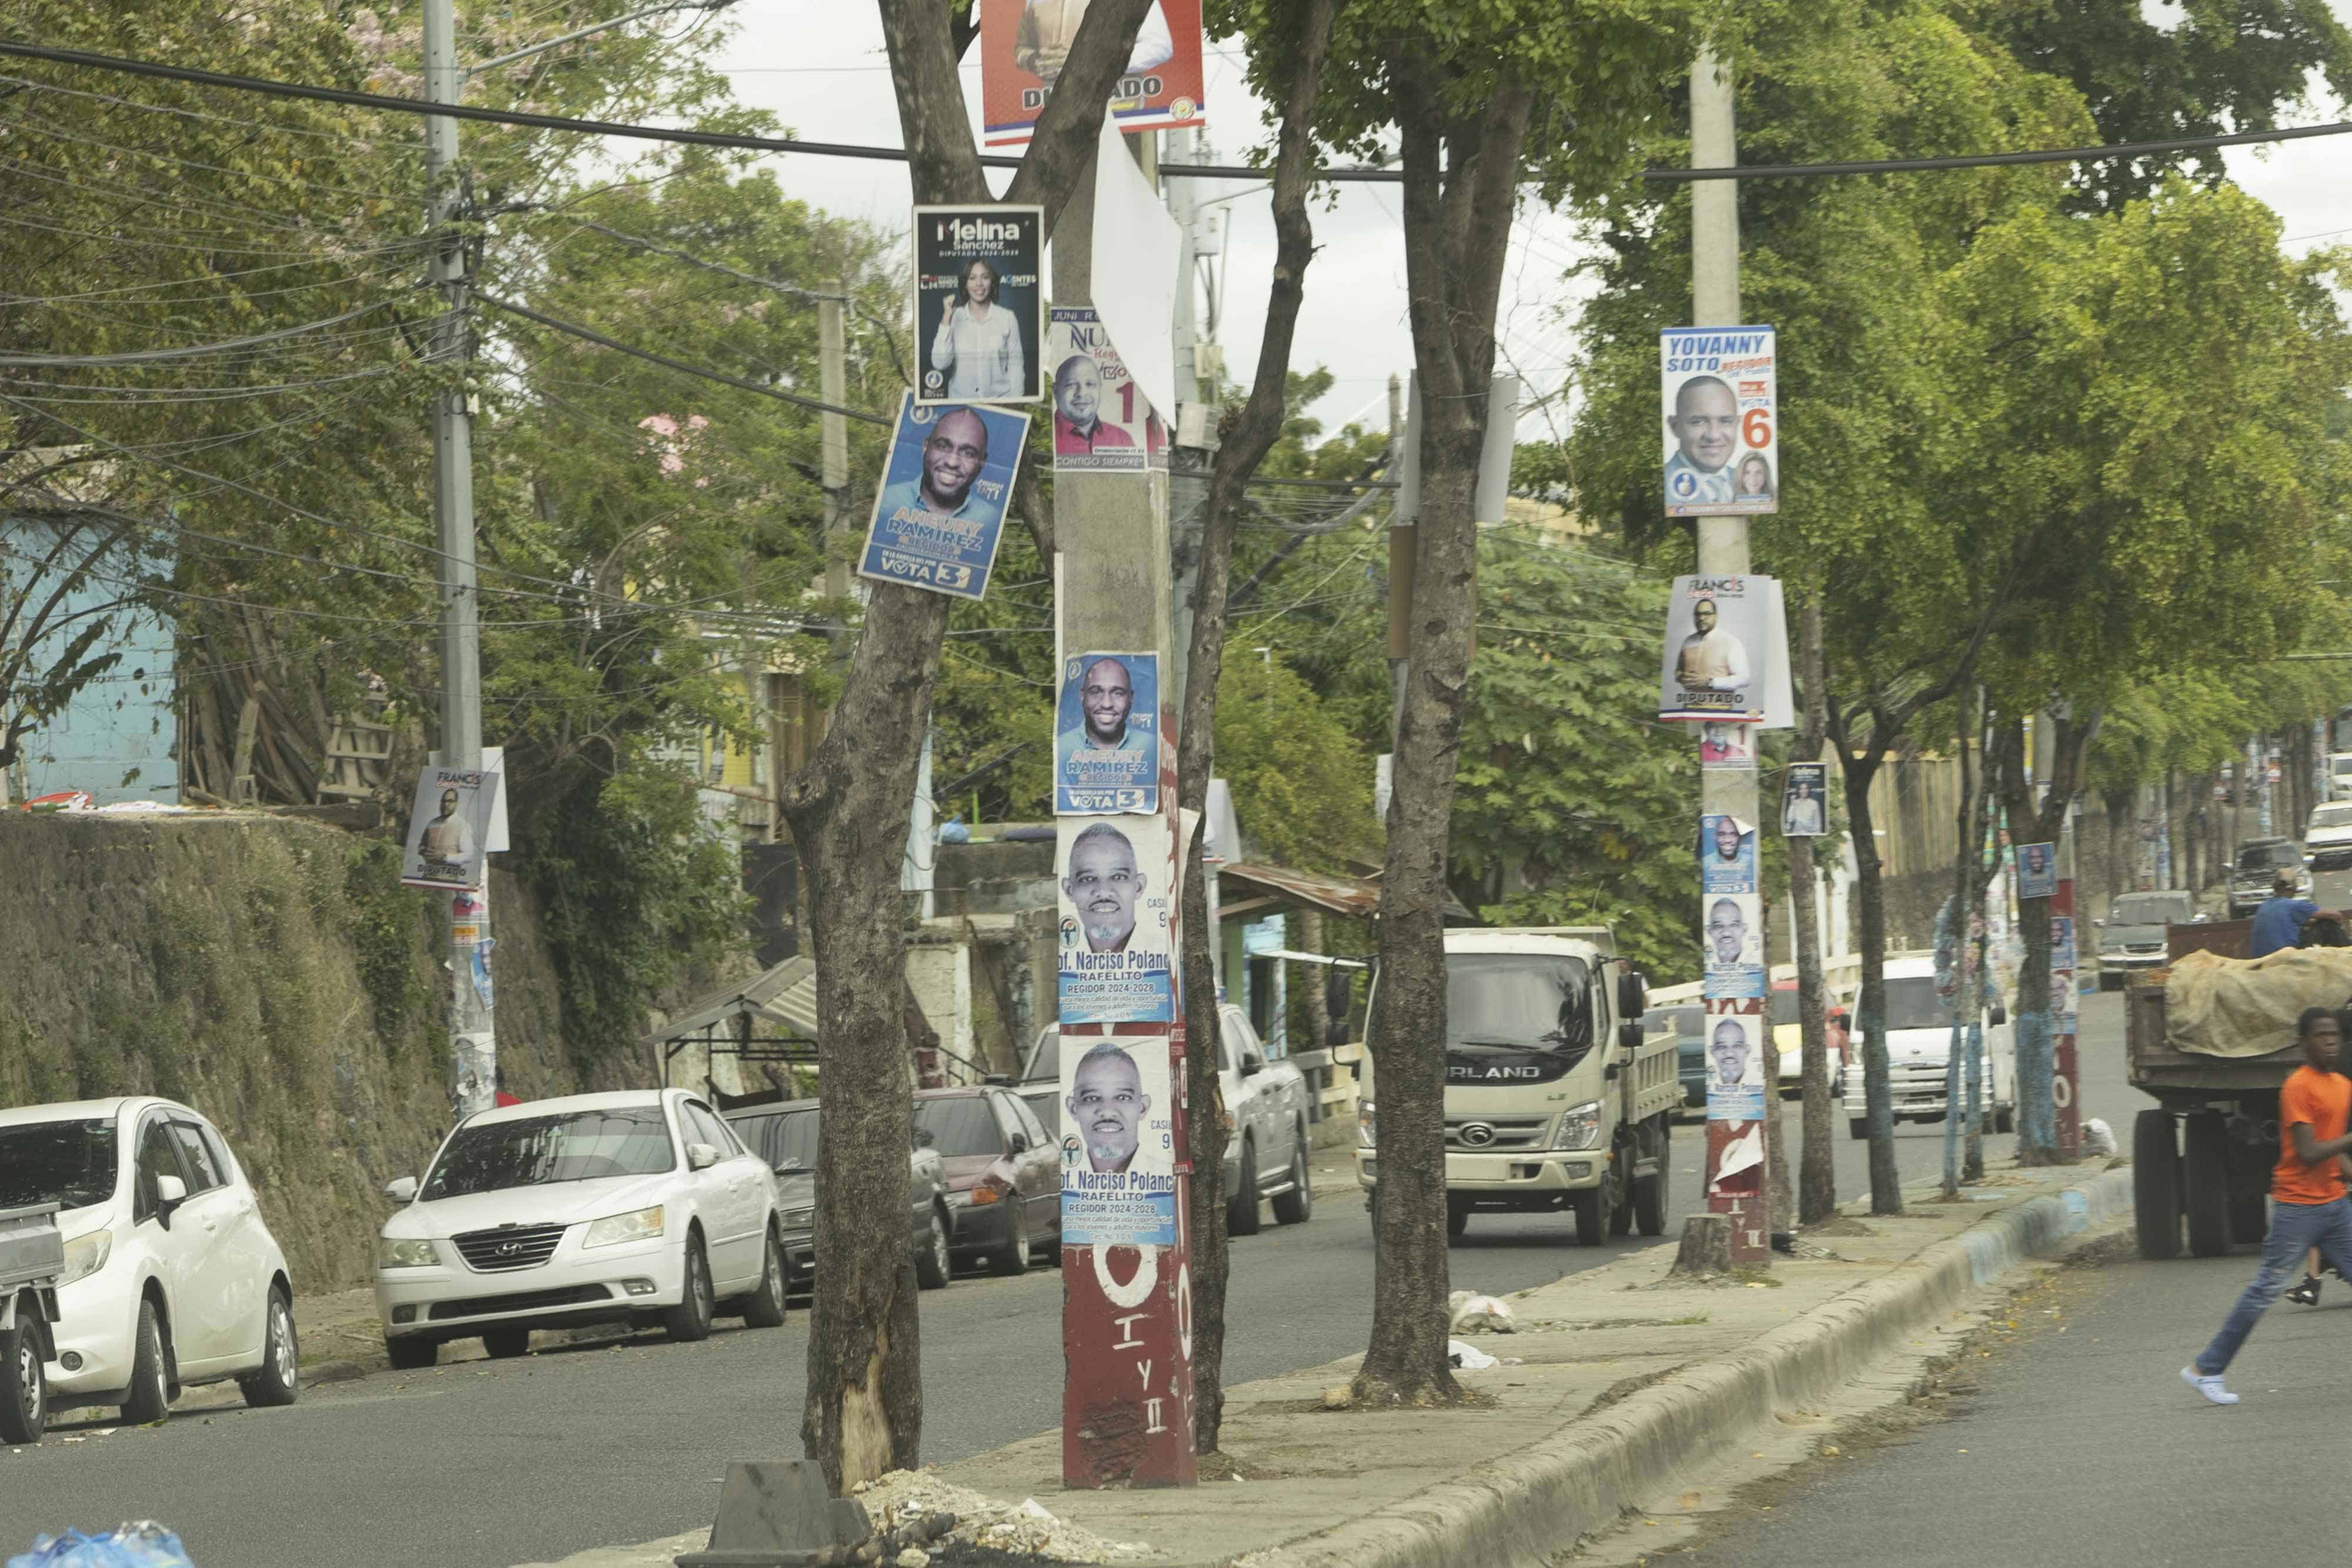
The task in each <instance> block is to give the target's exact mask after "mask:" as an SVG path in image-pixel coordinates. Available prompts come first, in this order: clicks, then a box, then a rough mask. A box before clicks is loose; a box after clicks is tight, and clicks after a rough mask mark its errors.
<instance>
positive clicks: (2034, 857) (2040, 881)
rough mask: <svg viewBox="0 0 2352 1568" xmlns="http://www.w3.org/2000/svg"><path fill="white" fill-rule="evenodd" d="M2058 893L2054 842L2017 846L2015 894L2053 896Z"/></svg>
mask: <svg viewBox="0 0 2352 1568" xmlns="http://www.w3.org/2000/svg"><path fill="white" fill-rule="evenodd" d="M2057 895H2058V852H2057V846H2056V845H2054V844H2020V845H2018V846H2017V896H2018V897H2020V898H2054V897H2056V896H2057Z"/></svg>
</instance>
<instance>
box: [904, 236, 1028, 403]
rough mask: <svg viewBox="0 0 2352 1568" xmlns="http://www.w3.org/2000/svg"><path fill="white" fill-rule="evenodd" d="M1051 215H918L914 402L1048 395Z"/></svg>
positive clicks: (1009, 399) (1019, 399)
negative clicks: (1044, 354)
mask: <svg viewBox="0 0 2352 1568" xmlns="http://www.w3.org/2000/svg"><path fill="white" fill-rule="evenodd" d="M1044 277H1045V208H1043V207H1002V206H996V205H993V204H982V205H979V206H970V207H917V208H916V209H915V401H916V402H919V403H958V402H1036V401H1037V400H1038V399H1039V398H1040V397H1042V396H1044V395H1045V393H1044V386H1045V379H1044V371H1042V369H1041V368H1040V349H1041V347H1042V343H1043V340H1044V337H1045V290H1044V288H1043V287H1041V284H1042V283H1043V281H1044Z"/></svg>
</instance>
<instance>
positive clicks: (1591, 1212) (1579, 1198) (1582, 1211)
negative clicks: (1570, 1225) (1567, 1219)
mask: <svg viewBox="0 0 2352 1568" xmlns="http://www.w3.org/2000/svg"><path fill="white" fill-rule="evenodd" d="M1568 1204H1569V1207H1570V1208H1571V1209H1573V1210H1575V1212H1576V1244H1577V1245H1578V1246H1579V1247H1598V1246H1600V1245H1601V1242H1602V1241H1603V1240H1604V1239H1606V1238H1605V1237H1604V1236H1603V1234H1602V1215H1601V1189H1600V1188H1599V1187H1597V1186H1589V1187H1586V1188H1585V1189H1583V1190H1582V1191H1581V1192H1574V1193H1570V1195H1569V1198H1568Z"/></svg>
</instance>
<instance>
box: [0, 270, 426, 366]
mask: <svg viewBox="0 0 2352 1568" xmlns="http://www.w3.org/2000/svg"><path fill="white" fill-rule="evenodd" d="M411 293H415V289H405V290H403V291H402V294H399V295H394V296H393V298H391V299H379V300H377V301H375V302H374V303H373V304H372V305H362V306H361V307H360V308H358V309H356V310H346V311H344V312H343V313H342V314H341V315H340V316H329V317H327V318H325V319H322V320H318V321H305V322H303V323H302V324H301V325H300V326H299V327H280V328H278V329H276V330H274V331H268V332H257V333H255V334H254V335H253V336H251V337H249V338H224V339H222V340H220V341H219V342H216V343H190V344H187V345H185V346H184V347H182V348H177V349H137V350H131V351H130V352H127V353H121V354H0V365H25V366H34V365H47V366H51V367H55V368H65V367H68V366H82V365H139V364H148V363H152V362H153V361H158V360H194V359H199V358H202V357H205V356H207V355H211V354H232V353H235V352H236V351H237V350H241V349H250V348H254V347H256V346H257V345H259V344H262V343H275V342H278V341H280V340H284V339H287V338H299V337H301V336H303V335H304V334H306V333H310V332H322V331H324V330H326V329H328V328H330V327H340V326H341V325H342V324H343V323H344V322H346V321H353V320H357V319H359V318H360V317H362V316H369V315H373V314H374V313H375V312H376V311H378V310H381V309H383V308H384V307H385V306H387V305H390V304H392V303H393V302H394V300H396V299H399V298H402V297H403V295H405V294H411Z"/></svg>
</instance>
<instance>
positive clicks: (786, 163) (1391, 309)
mask: <svg viewBox="0 0 2352 1568" xmlns="http://www.w3.org/2000/svg"><path fill="white" fill-rule="evenodd" d="M2330 5H2331V7H2332V8H2333V9H2334V10H2335V11H2336V15H2337V16H2339V17H2340V18H2342V19H2343V20H2345V21H2346V22H2347V25H2352V0H2330ZM2172 9H2173V8H2170V7H2159V6H2158V5H2154V4H2151V5H2150V6H2149V9H2148V12H2147V14H2148V16H2150V18H2151V19H2152V20H2155V21H2157V22H2158V25H2160V26H2161V25H2164V23H2165V19H2166V16H2167V15H2168V12H2171V11H2172ZM2174 14H2177V13H2174ZM726 16H727V18H728V19H729V21H730V22H731V23H732V25H733V35H732V37H730V39H729V41H728V42H727V43H726V44H725V45H724V46H723V47H721V49H720V50H719V54H718V56H717V57H716V59H715V60H714V62H713V63H714V64H715V65H716V66H717V68H719V69H720V70H722V71H724V72H725V73H727V74H728V75H729V76H730V78H731V79H732V81H733V83H734V88H735V91H736V94H737V96H738V97H739V98H740V99H742V100H744V101H745V102H748V103H751V104H755V105H758V106H760V107H761V108H764V109H768V110H772V111H773V112H774V113H775V114H776V115H777V116H778V117H779V118H780V119H781V120H782V122H783V123H784V124H785V125H786V126H788V127H790V128H791V129H792V131H793V133H795V134H798V135H801V136H803V137H806V138H809V139H810V140H813V141H851V142H868V143H877V144H884V145H889V146H896V145H898V142H899V133H898V111H897V108H896V105H895V103H894V102H893V99H892V97H891V92H890V74H889V68H888V65H887V59H886V57H885V55H884V52H883V44H882V31H881V23H880V20H879V18H878V16H877V12H876V10H875V9H874V7H872V6H870V5H865V4H861V3H858V0H847V3H844V0H823V3H821V0H738V3H737V4H736V5H733V6H731V7H730V9H729V11H728V12H727V13H726ZM1210 51H1211V52H1210V54H1209V56H1208V57H1207V59H1206V61H1205V65H1206V78H1207V80H1206V90H1205V92H1204V94H1203V99H1204V104H1205V108H1206V110H1207V115H1208V123H1209V131H1208V142H1209V147H1208V156H1209V157H1210V158H1212V159H1213V160H1214V161H1215V162H1225V163H1234V162H1245V161H1249V160H1248V157H1247V154H1248V153H1249V152H1250V151H1251V150H1252V149H1253V148H1254V147H1255V146H1257V145H1258V144H1260V143H1261V142H1263V141H1265V138H1266V134H1267V133H1266V131H1265V126H1264V122H1263V118H1262V116H1263V105H1262V104H1260V103H1259V102H1258V101H1257V100H1256V99H1255V98H1253V97H1252V96H1251V95H1250V94H1249V93H1248V92H1247V90H1246V89H1245V88H1244V83H1243V68H1242V61H1241V59H1240V57H1239V55H1238V52H1237V50H1234V49H1221V48H1220V47H1218V46H1216V45H1214V44H1212V45H1211V46H1210ZM979 54H980V51H979V50H978V49H977V48H976V47H975V48H974V49H973V50H971V55H970V61H971V63H969V64H967V65H966V67H965V68H964V73H963V76H964V97H965V100H966V104H967V107H968V108H969V109H970V110H971V111H972V112H973V114H974V117H975V118H974V136H975V138H977V135H978V125H977V110H978V109H979V104H980V70H979V66H978V63H977V62H978V60H979ZM2316 87H2317V84H2316V83H2315V89H2316ZM2347 118H2352V111H2347V107H2346V105H2345V104H2344V103H2342V102H2341V101H2338V100H2336V99H2333V98H2331V97H2329V96H2328V95H2326V93H2325V92H2324V91H2315V97H2314V99H2313V101H2312V102H2311V104H2310V105H2308V106H2307V107H2306V108H2305V110H2301V111H2299V112H2296V113H2294V114H2293V115H2292V116H2290V121H2289V122H2290V123H2294V124H2313V123H2317V122H2321V121H2326V120H2343V119H2347ZM2228 160H2229V166H2230V170H2231V174H2232V176H2233V177H2234V178H2235V179H2236V180H2237V181H2238V182H2239V183H2240V184H2241V185H2242V186H2243V187H2244V188H2245V189H2246V190H2247V191H2248V192H2250V193H2252V194H2253V195H2254V196H2256V197H2258V198H2260V199H2261V200H2262V201H2263V202H2264V203H2266V204H2269V205H2270V206H2271V208H2272V209H2273V211H2275V212H2277V213H2278V214H2280V217H2281V219H2282V221H2283V223H2284V235H2285V236H2286V239H2287V242H2288V244H2287V248H2288V249H2289V250H2290V251H2292V252H2295V253H2298V254H2299V253H2301V252H2302V251H2304V250H2306V249H2308V248H2310V247H2311V246H2314V245H2317V244H2326V243H2331V242H2333V241H2344V240H2352V181H2347V180H2346V179H2345V178H2344V177H2343V171H2344V169H2345V168H2346V167H2347V161H2352V150H2347V143H2346V141H2344V140H2343V139H2339V138H2327V137H2319V138H2313V139H2310V140H2307V141H2294V142H2286V143H2282V144H2279V145H2277V146H2274V147H2271V148H2267V149H2235V150H2232V151H2231V152H2230V153H2229V154H2228ZM776 162H777V175H778V178H779V180H780V181H781V182H782V185H783V188H784V189H785V190H786V192H787V193H790V194H792V195H793V196H795V197H799V198H801V199H803V200H806V201H808V202H810V203H811V204H814V205H816V206H819V207H822V208H824V209H825V210H827V211H829V212H833V213H835V214H841V215H843V216H848V217H856V218H861V219H864V220H866V221H867V222H869V223H872V224H875V225H879V226H882V227H884V228H886V229H888V230H895V231H903V230H904V229H905V227H906V224H907V207H908V203H909V201H910V195H909V193H908V187H907V184H906V181H905V175H904V172H903V170H901V169H899V168H898V166H896V165H892V164H885V163H876V162H859V161H851V160H844V159H825V158H793V157H786V158H781V159H779V160H777V161H776ZM1008 177H1009V172H999V171H992V178H993V179H995V180H996V181H997V182H998V183H999V187H1000V188H1001V186H1002V182H1003V180H1004V179H1006V178H1008ZM1196 183H1197V184H1198V186H1199V187H1200V199H1201V200H1202V201H1203V202H1213V201H1214V200H1215V199H1216V198H1217V197H1218V196H1221V195H1223V194H1226V193H1236V192H1246V193H1243V194H1239V195H1237V196H1236V199H1234V201H1232V202H1230V203H1228V204H1224V205H1223V207H1222V208H1216V209H1212V210H1213V211H1217V212H1220V213H1222V214H1229V217H1228V219H1227V221H1226V222H1225V223H1224V225H1223V230H1224V233H1223V243H1224V246H1225V247H1226V248H1227V250H1228V251H1229V253H1230V254H1229V255H1227V256H1223V257H1222V258H1221V259H1220V262H1219V267H1220V269H1221V270H1222V271H1223V274H1224V276H1225V277H1226V280H1227V287H1228V289H1229V292H1228V294H1227V297H1226V299H1225V301H1224V308H1223V325H1222V328H1221V330H1220V332H1219V334H1218V336H1219V338H1220V339H1221V340H1222V341H1223V344H1224V347H1225V357H1226V365H1227V373H1228V374H1229V375H1230V376H1231V377H1232V378H1233V379H1234V380H1235V381H1237V382H1240V383H1242V384H1243V385H1247V384H1248V382H1249V380H1250V378H1251V376H1252V375H1253V373H1254V372H1255V363H1256V358H1257V343H1258V332H1259V325H1260V322H1261V320H1262V319H1263V314H1264V310H1265V300H1266V295H1267V284H1268V273H1269V269H1270V268H1271V267H1272V265H1273V258H1274V225H1273V220H1272V216H1271V214H1270V212H1269V210H1268V205H1267V201H1266V197H1265V192H1264V191H1263V189H1257V190H1254V191H1252V190H1249V188H1248V186H1247V185H1245V184H1244V183H1218V182H1211V181H1200V182H1196ZM1326 189H1327V190H1328V189H1330V188H1329V187H1327V188H1326ZM1337 190H1338V192H1339V194H1338V196H1337V199H1336V204H1334V205H1332V206H1330V207H1328V208H1327V207H1325V206H1324V205H1322V204H1321V202H1320V201H1319V200H1318V205H1317V207H1316V209H1315V214H1314V221H1315V238H1316V243H1317V245H1318V247H1319V248H1318V252H1317V254H1316V256H1315V260H1314V263H1313V265H1312V266H1311V267H1310V268H1309V270H1308V272H1307V298H1306V304H1305V307H1304V308H1303V310H1302V312H1301V315H1300V319H1299V325H1298V335H1297V344H1296V346H1295V348H1294V349H1293V351H1292V364H1293V366H1294V368H1296V369H1298V370H1302V371H1303V370H1311V369H1313V368H1314V367H1316V366H1318V365H1320V366H1324V367H1326V368H1328V370H1329V371H1331V373H1332V375H1333V376H1334V377H1335V378H1336V381H1335V384H1334V386H1333V388H1332V391H1331V393H1330V395H1329V396H1328V397H1327V398H1325V399H1324V400H1323V401H1322V402H1321V403H1319V404H1318V405H1317V406H1316V408H1315V409H1314V410H1313V411H1312V412H1313V413H1314V414H1315V415H1316V417H1318V418H1319V419H1320V420H1322V421H1323V423H1324V424H1325V426H1326V428H1327V429H1329V430H1337V429H1338V428H1339V426H1341V425H1342V424H1344V423H1348V422H1349V421H1351V420H1353V421H1360V422H1361V423H1365V424H1367V425H1378V424H1380V423H1383V422H1384V421H1385V419H1386V417H1387V414H1386V399H1387V384H1388V378H1389V377H1390V376H1391V374H1395V375H1402V374H1403V373H1404V372H1406V371H1408V370H1410V368H1411V367H1412V338H1411V334H1410V331H1409V329H1408V328H1407V326H1406V322H1405V282H1404V272H1405V268H1404V248H1403V244H1402V223H1401V211H1400V208H1399V196H1398V193H1397V192H1396V191H1395V189H1394V188H1393V187H1389V186H1381V185H1344V186H1339V187H1337ZM1318 195H1319V193H1318ZM1585 254H1587V252H1586V250H1585V247H1584V246H1582V245H1581V244H1580V242H1579V241H1578V239H1577V237H1576V230H1575V225H1573V224H1572V223H1571V222H1570V220H1568V219H1567V218H1566V217H1564V216H1562V215H1560V214H1555V213H1552V212H1549V211H1548V210H1545V209H1543V208H1542V207H1540V206H1538V205H1537V204H1533V203H1532V202H1528V203H1523V204H1522V207H1521V210H1520V213H1519V214H1518V216H1517V220H1516V221H1515V223H1514V225H1513V234H1512V245H1511V251H1510V256H1509V260H1508V262H1507V267H1506V270H1505V284H1504V292H1503V305H1502V316H1501V336H1502V340H1503V353H1502V360H1503V364H1502V366H1501V367H1500V368H1502V369H1504V370H1507V371H1516V372H1517V373H1518V374H1519V376H1520V377H1521V379H1522V382H1524V383H1525V384H1526V385H1527V387H1528V388H1529V389H1530V391H1529V392H1528V394H1527V395H1528V397H1530V398H1533V397H1537V396H1540V395H1541V394H1546V393H1549V392H1554V391H1556V390H1558V388H1559V385H1560V382H1561V379H1562V376H1563V373H1564V372H1565V371H1566V369H1567V366H1568V362H1569V359H1570V346H1571V340H1570V334H1571V332H1572V330H1573V325H1574V323H1573V312H1574V310H1575V308H1576V307H1577V303H1578V298H1579V296H1578V291H1579V290H1580V289H1583V288H1586V287H1590V286H1589V285H1587V284H1585V283H1583V282H1581V281H1578V282H1575V283H1573V284H1571V283H1570V281H1568V280H1565V279H1563V277H1562V276H1561V275H1562V273H1563V272H1564V270H1565V269H1566V268H1567V267H1569V266H1570V265H1571V264H1572V263H1573V262H1575V261H1576V260H1577V259H1579V258H1580V256H1583V255H1585ZM1563 413H1564V411H1563V407H1562V405H1561V404H1560V403H1559V402H1556V401H1555V402H1550V403H1549V404H1548V405H1545V406H1540V407H1531V408H1528V409H1526V410H1525V411H1524V412H1523V413H1522V414H1521V417H1520V422H1519V434H1520V437H1521V439H1523V440H1527V439H1538V438H1540V437H1542V436H1544V435H1545V434H1557V433H1558V430H1559V421H1561V419H1562V418H1563Z"/></svg>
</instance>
